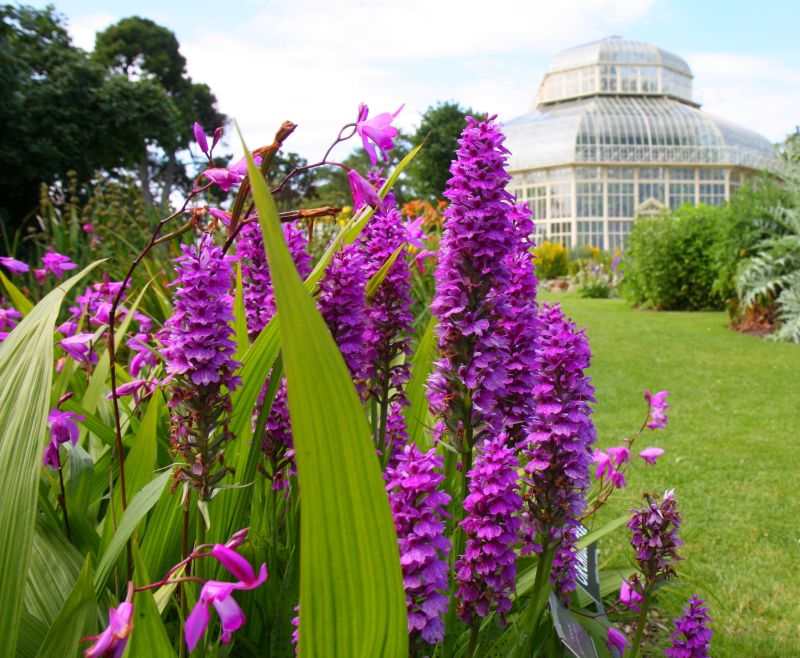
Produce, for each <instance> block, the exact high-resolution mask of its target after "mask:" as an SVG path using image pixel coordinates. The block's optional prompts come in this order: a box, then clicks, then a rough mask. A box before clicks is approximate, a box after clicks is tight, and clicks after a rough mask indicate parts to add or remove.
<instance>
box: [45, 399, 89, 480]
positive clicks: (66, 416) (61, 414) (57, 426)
mask: <svg viewBox="0 0 800 658" xmlns="http://www.w3.org/2000/svg"><path fill="white" fill-rule="evenodd" d="M76 420H83V416H79V415H78V414H74V413H72V412H70V411H59V410H58V409H51V410H50V414H49V415H48V416H47V422H48V424H49V425H50V442H49V443H48V444H47V447H46V448H45V449H44V456H43V458H42V464H43V465H45V466H49V467H50V468H53V469H58V468H61V460H60V458H59V456H58V447H59V446H60V445H61V444H62V443H66V442H67V441H69V442H70V443H72V445H77V443H78V437H79V436H80V430H79V429H78V426H77V424H76V423H75V421H76Z"/></svg>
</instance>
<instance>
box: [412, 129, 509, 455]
mask: <svg viewBox="0 0 800 658" xmlns="http://www.w3.org/2000/svg"><path fill="white" fill-rule="evenodd" d="M504 139H505V137H504V136H503V134H502V133H501V132H500V130H499V128H498V126H497V124H496V123H495V121H494V118H489V119H486V120H484V121H478V120H477V119H474V118H472V117H467V126H466V128H465V129H464V131H463V133H462V135H461V138H460V140H459V144H460V146H459V149H458V151H457V152H456V160H455V161H454V162H453V164H452V165H451V166H450V172H451V174H452V177H451V178H450V180H449V182H448V186H447V190H446V191H445V193H444V195H445V197H446V198H447V199H449V200H450V205H449V206H448V208H447V210H446V211H445V224H444V233H443V235H442V240H441V247H440V250H439V261H438V264H437V267H436V272H435V278H436V293H435V295H434V299H433V302H432V304H431V312H432V313H433V314H434V315H435V316H436V317H437V318H438V320H439V325H438V329H437V333H438V339H439V341H438V342H439V353H440V355H441V358H440V360H439V361H438V362H437V363H436V364H435V369H434V372H433V374H432V376H431V378H430V380H429V382H428V387H429V400H430V402H431V405H432V407H433V409H434V411H435V413H437V414H438V415H440V416H441V417H442V418H443V420H444V422H445V424H446V426H447V429H448V430H449V432H450V433H451V434H452V435H453V437H454V439H455V443H456V444H458V446H459V449H460V450H461V451H462V452H463V451H464V450H466V449H467V448H471V447H472V446H467V445H465V444H466V443H468V442H470V436H469V435H470V434H472V436H473V438H472V441H476V440H477V438H478V437H476V436H475V435H474V434H473V433H472V431H471V430H470V429H469V428H468V427H467V425H469V426H471V427H473V428H478V427H480V426H481V425H482V424H484V423H486V424H488V425H492V424H493V423H495V422H496V423H497V426H498V427H500V426H501V425H502V412H501V411H500V410H499V409H498V408H497V406H498V405H497V400H498V399H501V398H503V397H504V396H505V394H506V392H507V391H506V386H507V379H508V364H509V350H510V347H509V338H508V336H506V335H505V334H504V333H503V332H500V331H497V327H499V326H501V324H502V322H503V320H504V318H507V317H509V316H510V312H505V311H504V306H505V305H506V304H508V296H507V295H506V291H507V290H508V289H509V286H510V284H511V276H510V272H509V268H508V264H509V258H510V257H511V256H512V255H513V254H515V253H516V251H515V250H516V243H517V235H516V231H515V229H514V225H513V220H512V217H511V216H510V213H509V210H510V208H511V206H512V204H513V196H512V195H511V194H510V193H509V192H508V191H507V190H506V184H507V182H508V180H509V178H510V176H509V175H508V174H507V173H506V172H505V169H504V165H505V162H506V156H507V154H508V150H507V149H506V148H505V147H504V146H503V141H504Z"/></svg>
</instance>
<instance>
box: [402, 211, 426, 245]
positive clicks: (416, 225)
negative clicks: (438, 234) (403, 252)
mask: <svg viewBox="0 0 800 658" xmlns="http://www.w3.org/2000/svg"><path fill="white" fill-rule="evenodd" d="M423 220H424V217H417V219H415V220H414V221H413V222H409V223H408V224H406V226H405V229H406V242H408V244H410V245H411V246H412V247H415V248H417V249H425V243H424V242H423V241H422V240H423V239H424V238H425V231H423V230H422V222H423Z"/></svg>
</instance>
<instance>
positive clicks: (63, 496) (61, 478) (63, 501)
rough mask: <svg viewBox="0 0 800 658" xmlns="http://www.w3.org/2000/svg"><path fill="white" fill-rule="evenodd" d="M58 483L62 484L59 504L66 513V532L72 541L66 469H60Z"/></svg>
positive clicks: (61, 467) (60, 467)
mask: <svg viewBox="0 0 800 658" xmlns="http://www.w3.org/2000/svg"><path fill="white" fill-rule="evenodd" d="M58 481H59V482H60V483H61V495H60V496H59V497H58V502H59V504H60V505H61V510H62V511H63V512H64V530H66V531H67V539H69V541H72V532H70V529H69V515H68V514H67V493H66V491H65V489H64V467H63V466H59V467H58Z"/></svg>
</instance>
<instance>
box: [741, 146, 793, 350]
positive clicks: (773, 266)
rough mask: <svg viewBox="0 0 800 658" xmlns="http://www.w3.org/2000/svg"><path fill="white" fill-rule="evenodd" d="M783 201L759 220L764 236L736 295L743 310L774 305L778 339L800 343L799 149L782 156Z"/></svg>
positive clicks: (789, 149) (754, 249)
mask: <svg viewBox="0 0 800 658" xmlns="http://www.w3.org/2000/svg"><path fill="white" fill-rule="evenodd" d="M783 165H784V167H783V171H782V172H781V178H782V179H783V184H784V186H785V187H784V191H785V192H786V195H785V196H784V201H783V202H782V203H781V204H780V205H777V206H775V207H774V208H772V209H771V210H770V212H769V213H767V215H766V216H765V217H764V218H763V219H761V220H759V222H758V224H759V225H758V227H757V228H758V231H759V233H760V234H761V235H762V236H765V237H763V238H762V239H761V240H759V241H758V242H757V243H756V244H755V245H754V246H753V247H752V249H751V253H752V255H751V256H750V257H749V258H748V259H747V260H745V261H744V262H743V263H742V265H741V268H740V270H739V275H738V279H737V282H736V288H737V292H738V294H739V298H740V300H741V304H742V307H743V308H747V307H748V306H751V305H753V304H754V303H757V302H761V301H768V302H774V303H775V305H776V307H777V312H778V313H777V317H778V320H779V321H780V326H779V327H778V329H777V330H776V331H775V333H774V334H773V335H772V338H773V339H775V340H784V341H790V342H793V343H800V147H798V145H796V144H794V143H793V142H791V141H790V142H788V143H787V147H786V150H785V151H784V153H783Z"/></svg>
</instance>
